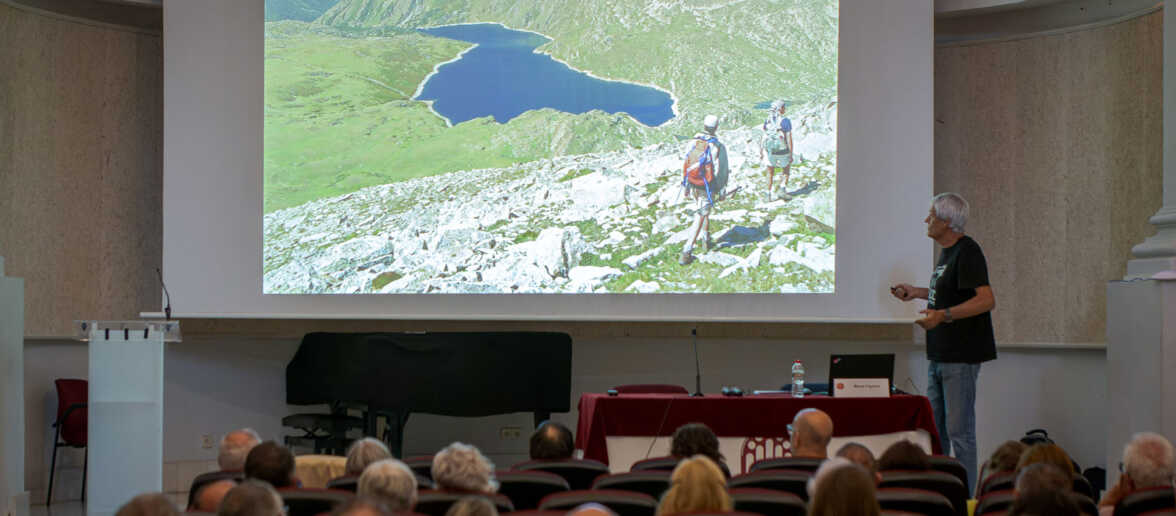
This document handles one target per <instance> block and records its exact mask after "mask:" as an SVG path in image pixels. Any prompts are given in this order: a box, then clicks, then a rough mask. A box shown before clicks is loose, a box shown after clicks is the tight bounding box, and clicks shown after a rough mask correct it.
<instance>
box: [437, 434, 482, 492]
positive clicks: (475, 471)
mask: <svg viewBox="0 0 1176 516" xmlns="http://www.w3.org/2000/svg"><path fill="white" fill-rule="evenodd" d="M433 482H434V483H436V484H437V489H442V490H446V491H467V492H471V493H493V492H494V491H495V490H496V489H497V488H498V484H497V483H496V482H495V481H494V464H491V463H490V459H487V458H486V456H485V455H482V452H480V451H478V449H477V448H475V447H473V446H470V445H468V444H465V443H453V444H451V445H449V446H446V447H445V448H444V449H442V450H441V451H439V452H437V455H434V456H433Z"/></svg>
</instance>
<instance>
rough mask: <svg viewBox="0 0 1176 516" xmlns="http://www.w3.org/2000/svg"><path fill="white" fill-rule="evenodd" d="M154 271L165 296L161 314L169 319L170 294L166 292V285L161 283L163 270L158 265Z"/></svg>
mask: <svg viewBox="0 0 1176 516" xmlns="http://www.w3.org/2000/svg"><path fill="white" fill-rule="evenodd" d="M155 273H156V274H158V275H159V286H161V287H163V295H164V296H167V304H166V305H164V307H163V315H164V317H166V318H167V320H168V321H170V320H171V294H168V293H167V285H165V284H164V283H163V271H161V270H159V267H156V268H155Z"/></svg>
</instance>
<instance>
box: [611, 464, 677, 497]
mask: <svg viewBox="0 0 1176 516" xmlns="http://www.w3.org/2000/svg"><path fill="white" fill-rule="evenodd" d="M669 488H670V472H668V471H630V472H628V473H615V474H611V475H602V476H599V477H597V478H596V481H595V482H593V483H592V489H619V490H621V491H633V492H635V493H645V494H647V495H649V496H652V497H654V498H657V499H660V498H661V495H662V493H664V492H666V490H667V489H669Z"/></svg>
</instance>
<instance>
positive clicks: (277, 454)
mask: <svg viewBox="0 0 1176 516" xmlns="http://www.w3.org/2000/svg"><path fill="white" fill-rule="evenodd" d="M245 478H256V479H258V480H264V481H266V482H268V483H269V485H271V486H274V487H275V488H282V487H287V486H290V485H292V484H293V483H294V454H292V453H290V450H289V449H287V448H286V447H285V446H282V445H280V444H278V443H275V442H273V441H266V442H264V443H261V444H259V445H257V446H254V447H253V449H252V450H250V451H249V456H248V457H246V458H245Z"/></svg>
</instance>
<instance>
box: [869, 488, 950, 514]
mask: <svg viewBox="0 0 1176 516" xmlns="http://www.w3.org/2000/svg"><path fill="white" fill-rule="evenodd" d="M878 505H879V506H881V507H882V510H884V511H903V512H913V513H916V514H925V515H926V516H955V513H956V512H955V507H952V505H951V501H950V500H948V499H947V497H946V496H943V495H941V494H939V493H935V492H932V491H925V490H922V489H908V488H905V487H884V488H879V489H878Z"/></svg>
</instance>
